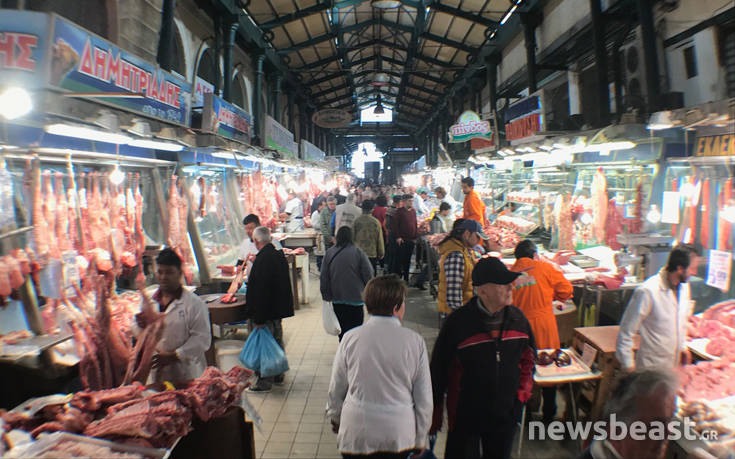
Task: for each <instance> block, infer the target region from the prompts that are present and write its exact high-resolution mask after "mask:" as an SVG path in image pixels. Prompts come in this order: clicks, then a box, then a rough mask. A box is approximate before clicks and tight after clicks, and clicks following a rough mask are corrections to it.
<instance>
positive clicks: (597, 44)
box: [590, 0, 610, 126]
mask: <svg viewBox="0 0 735 459" xmlns="http://www.w3.org/2000/svg"><path fill="white" fill-rule="evenodd" d="M590 16H591V18H592V40H593V42H594V49H595V65H596V66H597V99H598V100H597V101H596V102H597V114H598V117H599V123H600V126H607V125H608V124H610V91H609V89H608V85H607V47H606V46H605V18H603V17H602V9H601V8H600V0H590Z"/></svg>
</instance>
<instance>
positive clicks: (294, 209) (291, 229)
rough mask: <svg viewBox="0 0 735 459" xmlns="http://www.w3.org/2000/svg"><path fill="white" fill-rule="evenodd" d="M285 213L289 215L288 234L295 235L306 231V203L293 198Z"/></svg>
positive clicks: (287, 204) (288, 203)
mask: <svg viewBox="0 0 735 459" xmlns="http://www.w3.org/2000/svg"><path fill="white" fill-rule="evenodd" d="M284 212H285V213H287V214H288V224H287V225H286V232H288V233H295V232H297V231H301V230H303V229H304V203H303V202H301V199H299V198H293V199H291V200H290V201H288V202H287V203H286V208H285V209H284Z"/></svg>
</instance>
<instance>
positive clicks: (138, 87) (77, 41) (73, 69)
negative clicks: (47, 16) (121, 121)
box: [49, 17, 191, 126]
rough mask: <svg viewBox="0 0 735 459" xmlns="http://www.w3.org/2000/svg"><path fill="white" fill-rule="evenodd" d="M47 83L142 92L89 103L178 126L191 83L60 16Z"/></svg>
mask: <svg viewBox="0 0 735 459" xmlns="http://www.w3.org/2000/svg"><path fill="white" fill-rule="evenodd" d="M53 23H54V26H53V34H52V35H51V37H52V40H51V43H50V44H49V46H50V50H51V51H50V52H49V54H50V60H51V62H50V65H49V85H50V86H52V87H57V88H60V89H64V90H68V91H71V92H114V93H131V94H134V93H142V94H143V97H141V98H120V97H116V98H104V97H95V98H94V100H95V101H98V102H100V103H104V104H107V105H112V106H115V107H119V108H121V109H124V110H129V111H133V112H137V113H141V114H143V115H146V116H149V117H152V118H158V119H161V120H163V121H168V122H172V123H176V124H181V125H184V126H188V125H189V118H190V108H191V84H190V83H188V82H186V81H184V80H183V79H181V78H179V77H177V76H175V75H172V74H170V73H168V72H165V71H163V70H161V69H160V68H159V67H158V66H156V65H154V64H151V63H149V62H146V61H144V60H142V59H140V58H138V57H136V56H133V55H132V54H130V53H127V52H125V51H123V50H121V49H120V48H118V47H116V46H114V45H112V44H110V43H109V42H107V41H105V40H103V39H102V38H99V37H97V36H96V35H94V34H92V33H90V32H87V31H86V30H84V29H82V28H80V27H78V26H76V25H74V24H72V23H71V22H68V21H66V20H65V19H62V18H60V17H55V18H54V21H53Z"/></svg>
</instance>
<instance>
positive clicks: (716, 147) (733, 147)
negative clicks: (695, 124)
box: [694, 133, 735, 156]
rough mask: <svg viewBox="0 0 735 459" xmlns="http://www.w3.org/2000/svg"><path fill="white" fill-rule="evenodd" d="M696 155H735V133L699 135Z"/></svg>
mask: <svg viewBox="0 0 735 459" xmlns="http://www.w3.org/2000/svg"><path fill="white" fill-rule="evenodd" d="M694 154H695V156H735V133H730V134H720V135H708V136H700V137H697V143H696V145H695V150H694Z"/></svg>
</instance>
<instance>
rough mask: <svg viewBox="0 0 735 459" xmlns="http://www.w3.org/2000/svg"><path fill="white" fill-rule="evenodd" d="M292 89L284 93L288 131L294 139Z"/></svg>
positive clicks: (294, 125)
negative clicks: (292, 134) (286, 105)
mask: <svg viewBox="0 0 735 459" xmlns="http://www.w3.org/2000/svg"><path fill="white" fill-rule="evenodd" d="M293 99H294V97H293V89H290V90H289V91H288V92H286V103H287V104H288V130H289V131H291V132H292V133H294V139H295V138H296V124H295V121H294V119H293V117H294V102H293Z"/></svg>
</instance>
